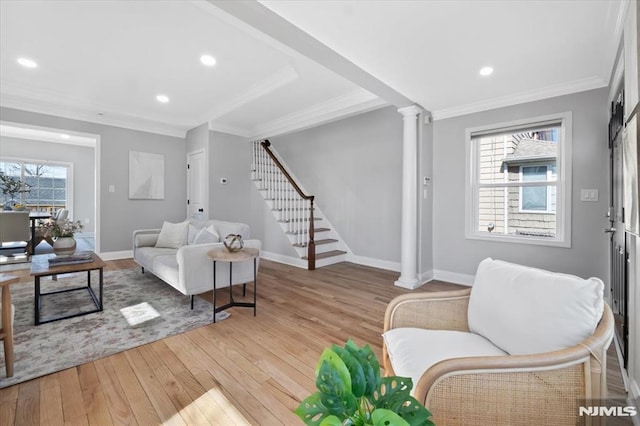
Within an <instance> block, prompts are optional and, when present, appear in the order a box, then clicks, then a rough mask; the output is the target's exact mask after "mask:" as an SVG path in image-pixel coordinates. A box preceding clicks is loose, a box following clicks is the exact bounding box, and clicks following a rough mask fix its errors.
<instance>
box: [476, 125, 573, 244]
mask: <svg viewBox="0 0 640 426" xmlns="http://www.w3.org/2000/svg"><path fill="white" fill-rule="evenodd" d="M570 160H571V114H570V113H564V114H559V115H554V116H547V117H539V118H534V119H531V120H526V121H518V122H512V123H504V124H497V125H492V126H485V127H482V128H474V129H467V166H468V173H469V175H468V179H467V180H466V182H467V187H466V195H467V209H466V215H467V217H466V237H467V238H476V239H489V240H500V241H511V242H518V243H531V244H547V245H558V246H564V247H569V246H570V244H571V233H570V217H571V216H570V210H571V194H570V193H569V191H570V188H571V184H570V178H571V161H570Z"/></svg>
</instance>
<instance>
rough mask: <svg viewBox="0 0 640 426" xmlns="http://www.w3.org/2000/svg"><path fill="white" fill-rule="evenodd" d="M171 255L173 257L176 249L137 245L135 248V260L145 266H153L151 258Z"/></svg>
mask: <svg viewBox="0 0 640 426" xmlns="http://www.w3.org/2000/svg"><path fill="white" fill-rule="evenodd" d="M167 255H171V256H173V257H175V255H176V249H169V248H158V247H139V248H138V249H137V250H136V260H137V261H138V263H140V264H141V265H145V266H146V267H147V268H152V267H153V260H154V259H155V258H156V257H158V256H167Z"/></svg>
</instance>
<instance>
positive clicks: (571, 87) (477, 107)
mask: <svg viewBox="0 0 640 426" xmlns="http://www.w3.org/2000/svg"><path fill="white" fill-rule="evenodd" d="M607 85H608V81H604V80H603V79H602V78H600V77H598V76H593V77H588V78H583V79H580V80H575V81H572V82H570V83H566V84H558V85H555V86H549V87H545V88H542V89H536V90H529V91H526V92H520V93H516V94H514V95H509V96H503V97H500V98H493V99H488V100H486V101H480V102H474V103H471V104H467V105H461V106H456V107H451V108H443V109H440V110H435V111H432V112H431V115H432V117H433V120H443V119H445V118H451V117H458V116H460V115H466V114H473V113H476V112H481V111H488V110H491V109H496V108H502V107H507V106H512V105H518V104H523V103H526V102H533V101H539V100H542V99H547V98H553V97H556V96H563V95H570V94H572V93H578V92H584V91H586V90H593V89H599V88H601V87H606V86H607Z"/></svg>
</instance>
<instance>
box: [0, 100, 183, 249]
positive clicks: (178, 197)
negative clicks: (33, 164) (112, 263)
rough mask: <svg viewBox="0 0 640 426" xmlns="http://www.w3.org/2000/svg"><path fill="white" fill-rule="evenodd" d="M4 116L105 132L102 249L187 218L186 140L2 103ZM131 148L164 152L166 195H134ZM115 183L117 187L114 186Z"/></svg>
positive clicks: (102, 148) (102, 147)
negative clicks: (134, 197)
mask: <svg viewBox="0 0 640 426" xmlns="http://www.w3.org/2000/svg"><path fill="white" fill-rule="evenodd" d="M0 117H2V120H5V121H9V122H15V123H24V124H31V125H35V126H43V127H51V128H55V129H65V130H69V131H75V132H81V133H91V134H96V135H99V136H100V162H101V167H100V171H101V172H100V186H101V187H100V220H101V223H100V230H99V231H100V247H99V251H100V252H121V251H127V250H131V235H132V233H133V231H134V230H135V229H144V228H159V227H161V226H162V222H163V221H164V220H168V221H172V222H178V221H180V220H184V216H185V207H184V206H185V204H186V191H185V188H186V173H185V159H186V150H185V140H184V139H183V138H176V137H172V136H165V135H158V134H154V133H148V132H141V131H137V130H130V129H125V128H121V127H114V126H106V125H103V124H97V123H90V122H86V121H80V120H71V119H67V118H62V117H55V116H51V115H44V114H37V113H32V112H27V111H21V110H16V109H10V108H1V109H0ZM129 151H141V152H150V153H157V154H164V162H165V163H164V166H165V197H164V200H129V178H128V177H129ZM109 185H114V186H115V192H112V193H111V192H109V191H108V188H109Z"/></svg>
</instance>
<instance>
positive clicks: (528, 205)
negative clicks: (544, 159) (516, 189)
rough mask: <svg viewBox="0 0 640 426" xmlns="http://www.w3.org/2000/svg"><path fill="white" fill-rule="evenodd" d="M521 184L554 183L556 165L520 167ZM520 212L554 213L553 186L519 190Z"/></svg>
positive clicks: (554, 190) (554, 191) (554, 189)
mask: <svg viewBox="0 0 640 426" xmlns="http://www.w3.org/2000/svg"><path fill="white" fill-rule="evenodd" d="M520 180H521V181H522V182H555V180H556V165H555V164H553V163H551V164H546V165H542V166H520ZM520 211H521V212H535V213H555V212H556V187H555V186H547V187H543V186H527V187H522V188H521V189H520Z"/></svg>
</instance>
